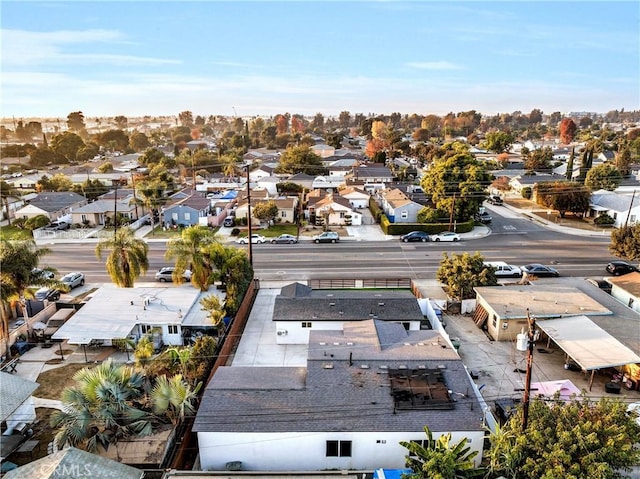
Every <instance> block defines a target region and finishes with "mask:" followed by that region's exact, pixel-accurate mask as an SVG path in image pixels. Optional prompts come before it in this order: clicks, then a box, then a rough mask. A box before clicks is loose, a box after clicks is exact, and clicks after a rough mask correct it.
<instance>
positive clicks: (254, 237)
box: [236, 234, 267, 244]
mask: <svg viewBox="0 0 640 479" xmlns="http://www.w3.org/2000/svg"><path fill="white" fill-rule="evenodd" d="M266 241H267V238H265V237H264V236H262V235H257V234H252V235H251V244H256V243H257V244H261V243H266ZM236 243H238V244H248V243H249V238H248V237H247V236H243V237H242V238H238V239H237V240H236Z"/></svg>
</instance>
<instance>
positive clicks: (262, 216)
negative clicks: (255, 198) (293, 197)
mask: <svg viewBox="0 0 640 479" xmlns="http://www.w3.org/2000/svg"><path fill="white" fill-rule="evenodd" d="M251 213H252V215H253V216H255V217H256V218H258V219H259V220H261V221H266V222H267V224H268V225H271V223H272V222H273V221H274V220H275V219H276V218H277V217H278V205H276V202H275V201H273V200H269V201H261V202H260V203H258V204H256V205H255V206H254V207H253V210H252V212H251Z"/></svg>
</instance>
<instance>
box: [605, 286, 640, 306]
mask: <svg viewBox="0 0 640 479" xmlns="http://www.w3.org/2000/svg"><path fill="white" fill-rule="evenodd" d="M611 296H613V297H614V298H616V299H617V300H618V301H620V302H621V303H622V304H624V305H625V306H628V307H629V308H631V309H633V310H634V311H636V312H637V313H640V298H636V297H635V296H633V295H632V294H631V293H629V292H628V291H625V290H624V289H622V288H621V287H619V286H617V285H615V284H612V285H611ZM629 303H631V304H629Z"/></svg>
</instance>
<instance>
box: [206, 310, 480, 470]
mask: <svg viewBox="0 0 640 479" xmlns="http://www.w3.org/2000/svg"><path fill="white" fill-rule="evenodd" d="M280 347H286V346H280ZM474 388H475V386H474V384H473V382H472V381H471V378H470V376H469V374H468V372H467V370H466V368H465V366H464V364H463V363H462V360H461V359H460V357H459V356H458V354H457V352H456V350H455V349H454V348H453V347H452V346H451V345H450V344H448V343H447V341H446V340H445V339H444V338H443V337H442V336H440V334H438V333H437V332H435V331H433V330H418V331H407V330H406V329H405V328H404V326H403V325H402V324H399V323H389V322H385V321H378V320H375V319H370V320H365V321H353V322H346V323H345V324H344V326H343V328H342V329H336V330H320V329H312V331H311V332H310V334H309V348H308V353H307V362H306V367H287V366H283V367H253V366H235V367H234V366H222V367H219V368H218V369H217V370H216V372H215V374H214V375H213V377H212V379H211V381H210V382H209V384H208V385H207V387H206V389H205V391H204V396H203V398H202V401H201V403H200V407H199V409H198V412H197V415H196V419H195V422H194V425H193V431H195V432H197V434H198V446H199V453H200V455H199V457H200V464H201V467H202V469H203V470H225V469H227V468H228V467H229V466H230V465H231V464H234V465H238V466H240V467H241V470H243V471H274V470H280V471H282V470H287V471H309V470H316V471H320V470H333V469H337V470H373V469H375V468H378V467H384V468H400V467H403V466H404V464H405V455H406V454H407V450H406V449H405V448H404V447H402V446H401V445H400V444H399V443H400V441H414V440H415V441H418V442H419V443H420V444H424V441H425V440H426V437H425V435H424V426H425V425H427V426H429V428H430V429H431V431H432V432H433V434H434V436H435V437H439V436H440V435H441V434H444V433H449V432H451V433H452V438H453V441H459V440H460V439H462V438H463V437H464V438H466V439H467V441H468V443H467V446H468V447H469V448H470V449H471V450H473V451H478V455H477V456H476V458H475V461H476V466H478V465H479V462H480V458H481V457H482V450H483V442H484V434H485V427H484V424H483V420H484V414H485V412H484V410H483V407H482V405H481V403H480V401H479V399H478V396H477V395H476V393H474V391H475V389H474ZM292 451H295V454H292Z"/></svg>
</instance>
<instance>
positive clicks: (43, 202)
mask: <svg viewBox="0 0 640 479" xmlns="http://www.w3.org/2000/svg"><path fill="white" fill-rule="evenodd" d="M86 204H87V199H86V198H85V197H84V196H82V195H79V194H78V193H73V192H71V191H56V192H51V191H48V192H44V193H38V194H37V195H36V196H35V197H34V198H32V199H30V200H28V204H26V205H25V206H23V207H22V208H20V209H19V210H17V211H16V218H32V217H34V216H39V215H45V216H46V217H47V218H49V219H50V220H52V221H55V220H57V219H58V218H62V217H63V216H68V215H70V214H72V213H73V211H74V209H76V208H79V207H81V206H84V205H86Z"/></svg>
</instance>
